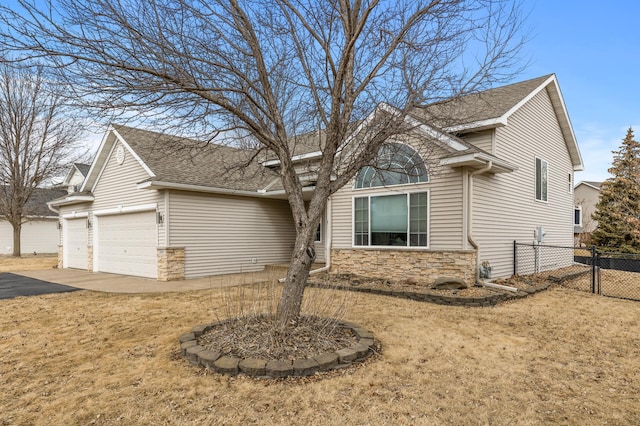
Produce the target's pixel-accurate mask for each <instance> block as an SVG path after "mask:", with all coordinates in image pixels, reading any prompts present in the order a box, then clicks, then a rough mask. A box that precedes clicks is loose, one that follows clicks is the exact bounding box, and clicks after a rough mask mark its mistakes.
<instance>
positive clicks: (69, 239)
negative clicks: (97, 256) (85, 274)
mask: <svg viewBox="0 0 640 426" xmlns="http://www.w3.org/2000/svg"><path fill="white" fill-rule="evenodd" d="M63 226H65V227H66V228H65V233H64V242H63V246H62V247H63V250H64V254H65V256H66V258H65V259H63V264H64V267H65V268H78V269H84V270H87V269H88V266H89V258H88V256H89V255H88V252H87V244H88V241H87V236H88V232H87V218H86V217H84V218H81V219H67V220H65V221H64V223H63Z"/></svg>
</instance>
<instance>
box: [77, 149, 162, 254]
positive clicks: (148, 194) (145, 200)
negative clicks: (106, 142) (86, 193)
mask: <svg viewBox="0 0 640 426" xmlns="http://www.w3.org/2000/svg"><path fill="white" fill-rule="evenodd" d="M117 145H118V144H115V145H114V148H115V147H117ZM115 157H116V154H115V149H113V150H112V151H111V153H110V154H109V159H108V160H107V162H106V164H105V167H104V169H103V170H102V173H101V175H100V177H99V178H98V181H97V183H96V185H95V187H94V188H93V195H94V197H95V201H94V202H93V204H92V206H91V210H92V211H96V210H105V209H113V208H117V207H119V206H122V207H123V208H126V207H135V206H140V205H145V204H153V203H157V205H158V211H159V212H160V213H161V214H163V215H164V196H163V193H162V192H161V191H157V190H154V189H138V188H137V184H138V183H140V182H142V181H144V180H146V179H148V178H149V177H150V176H149V174H148V173H147V172H146V171H145V169H144V168H143V167H142V165H140V163H139V162H138V161H137V160H136V159H135V158H134V157H133V155H131V152H129V151H126V154H125V159H124V162H123V163H122V164H118V162H117V160H116V158H115ZM164 225H165V224H159V225H158V246H160V247H163V246H165V241H164V240H165V238H164V235H165V232H164ZM89 244H90V245H91V244H93V235H92V233H90V235H89Z"/></svg>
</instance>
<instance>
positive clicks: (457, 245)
mask: <svg viewBox="0 0 640 426" xmlns="http://www.w3.org/2000/svg"><path fill="white" fill-rule="evenodd" d="M421 151H422V152H423V155H425V154H424V152H425V149H422V150H421ZM443 154H444V152H443V151H442V149H440V148H436V147H433V148H432V153H431V154H430V155H429V158H430V163H432V164H437V158H439V157H440V156H442V155H443ZM425 190H426V191H429V249H432V250H460V249H462V248H463V247H462V244H463V194H462V190H463V184H462V173H461V171H459V170H453V169H450V168H448V167H447V168H444V167H439V166H432V169H431V170H430V171H429V182H427V183H418V184H407V185H396V186H389V187H386V188H384V187H383V188H374V189H353V182H351V183H349V184H347V185H345V186H344V187H343V188H342V189H340V190H339V191H338V192H336V193H335V194H334V195H333V196H332V203H333V212H332V219H333V226H332V249H349V248H352V247H353V245H352V244H353V198H354V197H360V196H366V195H375V194H392V193H393V192H402V193H404V192H419V191H425ZM376 249H377V247H376ZM413 249H416V250H419V248H413Z"/></svg>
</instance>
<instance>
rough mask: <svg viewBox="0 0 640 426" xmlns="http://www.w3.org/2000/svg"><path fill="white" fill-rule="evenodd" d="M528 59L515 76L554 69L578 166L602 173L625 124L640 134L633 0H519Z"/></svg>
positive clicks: (638, 25)
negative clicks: (524, 17)
mask: <svg viewBox="0 0 640 426" xmlns="http://www.w3.org/2000/svg"><path fill="white" fill-rule="evenodd" d="M524 7H525V9H527V10H529V11H530V14H529V18H528V21H527V26H528V27H529V29H530V31H531V35H530V39H529V42H528V43H527V45H526V46H525V48H524V51H525V54H526V55H527V56H528V58H529V60H530V65H529V67H528V68H527V69H526V71H525V72H524V73H523V74H522V75H520V76H518V80H525V79H528V78H533V77H538V76H541V75H545V74H549V73H555V74H556V76H557V77H558V82H559V84H560V89H561V90H562V95H563V97H564V101H565V104H566V107H567V110H568V111H569V117H570V118H571V123H572V124H573V129H574V132H575V134H576V138H577V140H578V144H579V146H580V151H581V153H582V159H583V162H584V165H585V171H584V172H579V173H576V176H575V181H576V183H578V182H579V181H581V180H595V181H599V180H604V179H606V178H607V177H609V174H608V172H607V169H608V168H609V167H610V165H611V160H612V158H613V156H612V153H611V151H612V150H617V149H618V147H619V146H620V143H621V141H622V139H623V138H624V137H625V135H626V132H627V129H628V128H629V127H632V128H633V129H634V133H635V136H636V140H638V138H640V2H636V1H631V0H627V1H623V0H610V1H608V2H603V1H595V0H586V1H575V0H574V1H564V0H555V1H552V0H524Z"/></svg>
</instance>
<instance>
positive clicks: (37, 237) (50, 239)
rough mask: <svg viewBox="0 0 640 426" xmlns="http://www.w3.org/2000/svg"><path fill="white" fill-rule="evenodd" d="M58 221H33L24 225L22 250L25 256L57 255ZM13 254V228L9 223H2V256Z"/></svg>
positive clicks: (0, 223)
mask: <svg viewBox="0 0 640 426" xmlns="http://www.w3.org/2000/svg"><path fill="white" fill-rule="evenodd" d="M58 239H59V234H58V221H57V220H56V219H50V220H32V221H28V222H26V223H23V224H22V230H21V233H20V250H21V252H22V253H23V254H30V253H34V252H35V253H38V254H40V253H57V252H58ZM12 252H13V227H12V226H11V224H10V223H9V222H7V221H4V220H3V221H0V254H10V253H12Z"/></svg>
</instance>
